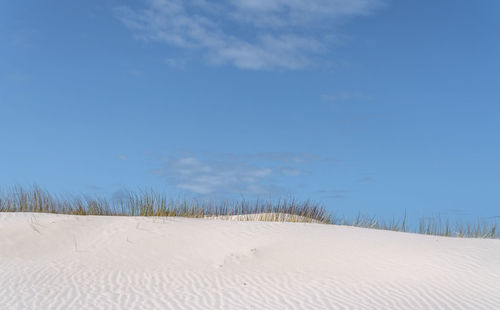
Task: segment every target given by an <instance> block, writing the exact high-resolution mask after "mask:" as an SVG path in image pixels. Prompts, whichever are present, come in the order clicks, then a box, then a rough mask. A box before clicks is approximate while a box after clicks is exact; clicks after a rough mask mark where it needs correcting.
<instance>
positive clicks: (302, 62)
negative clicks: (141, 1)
mask: <svg viewBox="0 0 500 310" xmlns="http://www.w3.org/2000/svg"><path fill="white" fill-rule="evenodd" d="M381 2H382V0H307V1H305V0H221V1H217V2H216V3H213V2H209V1H207V0H147V1H146V5H145V7H143V8H139V9H138V8H135V9H132V8H130V7H119V8H116V16H117V17H118V19H119V20H120V21H121V22H122V23H123V24H124V25H126V26H127V27H128V28H130V29H131V30H132V31H133V32H134V35H135V37H136V38H139V39H143V40H147V41H158V42H163V43H166V44H168V45H171V46H175V47H178V48H182V49H191V50H199V51H200V52H201V53H202V54H203V55H204V57H206V59H207V60H208V61H209V62H211V63H215V64H225V63H228V64H233V65H235V66H236V67H239V68H243V69H268V68H284V69H296V68H302V67H305V66H308V65H310V64H312V62H313V60H314V58H315V57H317V56H318V55H320V54H321V53H324V52H326V51H328V50H329V48H330V47H331V44H332V43H333V42H335V38H336V36H335V35H333V36H332V33H335V31H334V26H335V24H337V23H338V22H340V21H342V20H344V19H346V18H350V17H354V16H361V15H367V14H370V13H371V12H372V11H373V10H374V9H375V8H376V7H378V6H379V5H380V4H381Z"/></svg>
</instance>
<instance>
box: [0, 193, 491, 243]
mask: <svg viewBox="0 0 500 310" xmlns="http://www.w3.org/2000/svg"><path fill="white" fill-rule="evenodd" d="M0 212H40V213H56V214H69V215H107V216H156V217H167V216H179V217H188V218H208V219H223V220H237V221H270V222H295V223H320V224H335V225H346V226H354V227H361V228H369V229H381V230H390V231H398V232H411V233H419V234H425V235H433V236H445V237H461V238H500V230H499V229H497V228H498V226H497V222H496V221H495V220H489V221H486V220H478V221H477V222H476V223H474V224H463V223H455V224H453V225H452V224H451V222H450V221H449V220H442V219H441V218H440V217H424V218H421V219H420V221H419V222H418V224H417V225H414V226H411V225H409V224H408V220H407V216H406V212H405V214H404V216H403V217H401V218H400V219H395V218H393V219H392V220H390V221H386V220H384V219H382V218H378V217H376V216H366V215H362V214H361V213H358V214H357V215H356V216H355V217H354V218H352V219H347V218H345V217H338V216H335V215H332V214H330V213H329V212H327V210H326V209H325V208H324V207H323V206H322V205H321V204H319V203H316V202H313V201H311V200H304V201H299V200H296V199H293V198H292V199H280V200H273V201H270V200H254V201H248V200H244V199H242V200H239V201H228V200H226V201H209V200H197V199H172V198H169V197H168V196H166V195H165V194H160V193H156V192H154V191H139V192H128V193H127V194H126V195H125V196H123V197H122V198H120V199H117V200H108V199H105V198H99V197H92V196H88V195H80V196H71V197H64V196H56V195H52V194H50V193H49V192H47V191H46V190H43V189H41V188H40V187H38V186H32V187H30V188H29V189H26V188H24V187H21V186H17V187H14V188H12V189H11V190H10V191H0Z"/></svg>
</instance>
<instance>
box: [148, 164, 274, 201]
mask: <svg viewBox="0 0 500 310" xmlns="http://www.w3.org/2000/svg"><path fill="white" fill-rule="evenodd" d="M272 172H273V171H272V169H270V168H266V167H257V166H253V165H249V164H242V163H237V162H217V161H209V160H205V161H203V160H200V159H198V158H195V157H181V158H170V159H167V160H166V161H165V167H164V168H163V169H161V170H160V172H159V173H160V174H162V175H165V176H166V177H167V178H168V180H169V182H170V183H172V184H173V185H174V186H175V187H177V188H179V189H182V190H186V191H190V192H193V193H196V194H200V195H207V194H213V193H221V192H222V193H242V194H266V189H265V188H264V186H263V185H262V183H263V181H265V179H266V178H267V177H269V176H271V174H272ZM156 173H158V171H157V172H156Z"/></svg>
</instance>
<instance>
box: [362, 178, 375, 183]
mask: <svg viewBox="0 0 500 310" xmlns="http://www.w3.org/2000/svg"><path fill="white" fill-rule="evenodd" d="M360 182H361V183H373V182H375V179H374V178H372V177H364V178H362V179H361V180H360Z"/></svg>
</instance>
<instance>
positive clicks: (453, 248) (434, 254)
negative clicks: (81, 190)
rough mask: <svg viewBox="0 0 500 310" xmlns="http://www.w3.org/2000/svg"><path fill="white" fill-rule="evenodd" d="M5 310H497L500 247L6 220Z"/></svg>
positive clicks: (1, 224) (384, 237) (106, 220)
mask: <svg viewBox="0 0 500 310" xmlns="http://www.w3.org/2000/svg"><path fill="white" fill-rule="evenodd" d="M0 308H1V309H454V310H455V309H500V240H478V239H455V238H442V237H430V236H422V235H415V234H407V233H395V232H387V231H377V230H368V229H359V228H352V227H344V226H333V225H321V224H297V223H269V222H236V221H222V220H206V219H205V220H204V219H182V218H167V219H157V218H156V219H155V218H137V217H136V218H131V217H80V216H65V215H46V214H32V213H24V214H23V213H0Z"/></svg>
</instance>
